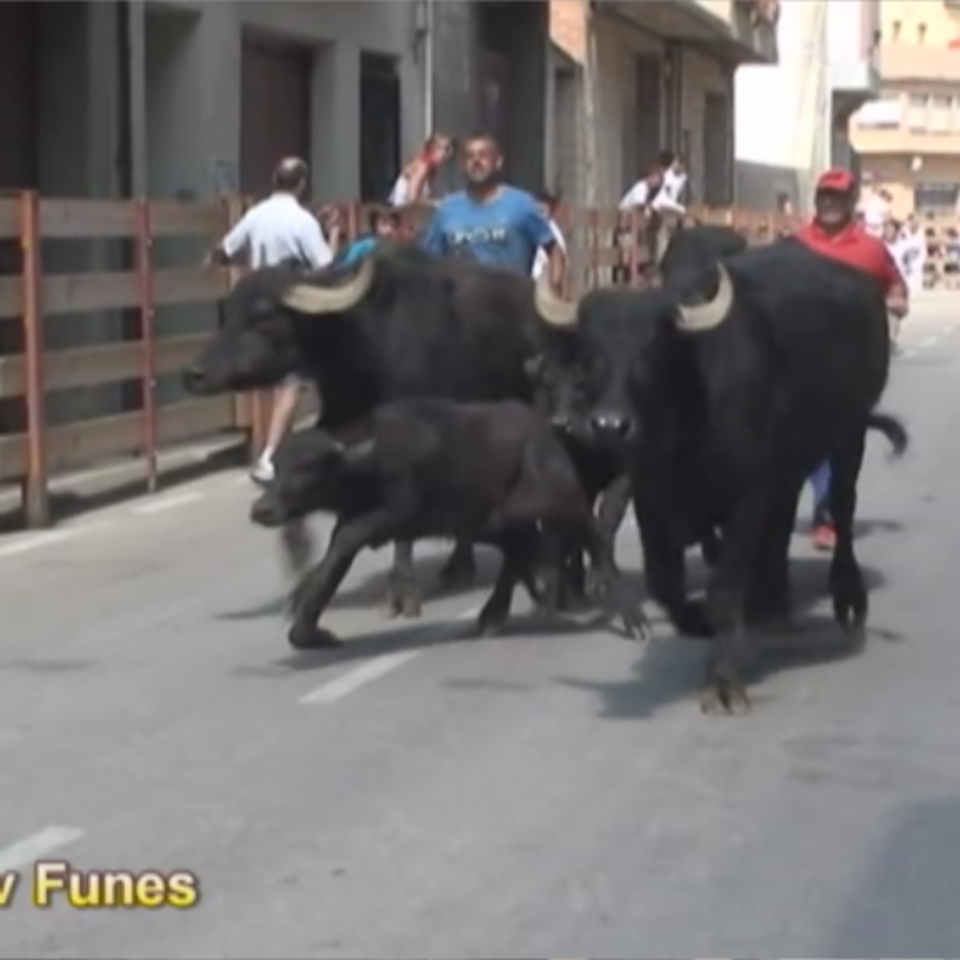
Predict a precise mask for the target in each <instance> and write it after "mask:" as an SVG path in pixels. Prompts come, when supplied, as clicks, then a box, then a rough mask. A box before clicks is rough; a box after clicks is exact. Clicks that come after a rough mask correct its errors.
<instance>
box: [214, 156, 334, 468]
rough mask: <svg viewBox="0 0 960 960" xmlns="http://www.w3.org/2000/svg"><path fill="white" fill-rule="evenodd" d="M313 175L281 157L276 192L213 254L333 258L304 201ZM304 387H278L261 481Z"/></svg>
mask: <svg viewBox="0 0 960 960" xmlns="http://www.w3.org/2000/svg"><path fill="white" fill-rule="evenodd" d="M308 175H309V169H308V167H307V164H306V162H305V161H303V160H301V159H300V158H299V157H287V158H286V159H284V160H281V161H280V163H279V164H278V165H277V168H276V170H274V173H273V187H274V191H273V193H272V194H270V196H269V197H267V199H266V200H262V201H261V202H260V203H258V204H257V205H256V206H254V207H251V208H250V209H249V210H248V211H247V212H246V213H245V214H244V215H243V217H242V218H241V219H240V221H239V222H238V223H237V224H236V225H235V226H234V227H233V229H232V230H231V231H230V232H229V233H228V234H227V235H226V236H225V237H224V238H223V240H221V241H220V245H219V246H218V247H217V248H216V250H214V252H213V254H212V257H216V258H218V259H220V260H222V261H227V262H229V261H230V260H232V259H233V258H234V257H236V256H237V255H238V254H239V253H241V252H242V251H244V250H247V251H248V252H249V254H250V266H251V267H252V268H254V269H257V268H258V267H269V266H275V265H276V264H280V263H284V262H293V261H295V262H297V263H299V264H302V265H303V266H305V267H310V268H312V269H318V268H320V267H325V266H327V264H329V263H330V262H332V260H333V252H332V251H331V250H330V246H329V244H328V243H327V241H326V238H325V237H324V235H323V229H322V228H321V226H320V222H319V221H318V220H317V218H316V217H315V216H314V215H313V214H312V213H310V211H309V210H307V209H306V208H305V207H304V206H303V204H302V203H301V200H302V198H303V195H304V194H305V193H306V189H307V179H308ZM302 388H303V383H302V381H301V380H300V379H299V378H298V377H289V378H288V379H287V380H286V381H285V382H284V383H283V384H282V385H281V386H280V387H278V388H277V391H276V394H275V398H274V404H273V414H272V416H271V418H270V426H269V427H268V429H267V441H266V445H265V446H264V448H263V452H262V453H261V454H260V458H259V459H258V460H257V463H256V466H255V467H254V468H253V471H252V473H251V476H252V477H253V479H254V481H256V482H257V483H261V484H265V483H269V482H270V481H271V480H272V479H273V477H274V468H273V454H274V451H275V450H276V449H277V447H278V446H279V445H280V441H281V440H283V438H284V437H285V436H286V434H287V433H288V431H289V430H290V427H291V425H292V424H293V418H294V416H295V415H296V412H297V404H298V403H299V401H300V391H301V389H302Z"/></svg>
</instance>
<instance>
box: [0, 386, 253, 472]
mask: <svg viewBox="0 0 960 960" xmlns="http://www.w3.org/2000/svg"><path fill="white" fill-rule="evenodd" d="M233 419H234V417H233V397H232V396H231V395H230V394H226V395H224V396H221V397H213V398H211V399H209V400H189V401H187V402H185V403H176V404H171V405H170V406H167V407H162V408H161V409H160V410H158V411H157V443H158V445H159V446H163V445H169V444H174V443H181V442H183V441H186V440H192V439H195V438H198V437H205V436H209V435H210V434H213V433H219V432H223V431H227V430H230V429H231V428H232V427H233ZM143 424H144V418H143V414H142V413H140V412H136V413H121V414H118V415H117V416H114V417H103V418H100V419H97V420H84V421H81V422H79V423H71V424H67V425H66V426H62V427H54V428H53V429H52V430H50V431H49V432H48V434H47V463H48V470H49V472H50V476H55V475H56V474H58V473H63V472H64V471H66V470H75V469H78V468H80V467H88V466H91V465H93V464H96V463H98V462H101V461H103V460H107V459H109V458H111V457H116V456H120V455H122V454H129V453H137V454H139V453H140V452H141V451H142V448H143V436H144V429H143ZM21 469H22V468H21ZM14 476H16V474H14Z"/></svg>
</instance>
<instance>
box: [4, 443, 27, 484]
mask: <svg viewBox="0 0 960 960" xmlns="http://www.w3.org/2000/svg"><path fill="white" fill-rule="evenodd" d="M26 472H27V438H26V437H25V436H24V435H23V434H17V435H15V436H7V437H0V483H2V482H4V481H8V480H19V479H20V478H21V477H23V476H24V474H25V473H26Z"/></svg>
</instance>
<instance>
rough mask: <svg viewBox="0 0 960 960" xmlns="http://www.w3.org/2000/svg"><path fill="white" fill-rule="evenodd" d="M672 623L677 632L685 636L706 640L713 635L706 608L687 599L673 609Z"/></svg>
mask: <svg viewBox="0 0 960 960" xmlns="http://www.w3.org/2000/svg"><path fill="white" fill-rule="evenodd" d="M672 620H673V625H674V627H676V629H677V632H678V633H680V634H681V635H682V636H685V637H696V638H697V639H700V640H706V639H709V638H710V637H712V636H713V627H712V626H711V625H710V621H709V619H708V618H707V611H706V608H705V607H704V605H703V604H702V603H695V602H693V601H688V602H687V603H685V604H683V606H681V607H680V608H679V609H677V610H676V611H674V613H673V616H672Z"/></svg>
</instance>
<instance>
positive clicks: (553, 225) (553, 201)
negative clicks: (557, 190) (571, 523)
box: [530, 190, 567, 280]
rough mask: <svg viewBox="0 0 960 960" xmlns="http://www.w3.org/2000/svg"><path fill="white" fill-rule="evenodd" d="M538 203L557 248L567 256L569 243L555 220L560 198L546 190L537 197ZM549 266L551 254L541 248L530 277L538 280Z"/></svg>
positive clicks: (535, 258)
mask: <svg viewBox="0 0 960 960" xmlns="http://www.w3.org/2000/svg"><path fill="white" fill-rule="evenodd" d="M537 202H538V204H539V206H540V212H541V213H542V214H543V216H544V217H545V218H546V221H547V223H548V224H549V226H550V232H551V233H552V234H553V236H554V239H555V240H556V241H557V246H558V247H560V249H561V250H562V251H563V253H564V255H566V253H567V241H566V240H565V239H564V237H563V231H562V230H561V229H560V227H559V226H558V225H557V221H556V220H555V219H554V216H555V214H556V212H557V207H558V206H559V205H560V196H559V195H558V194H553V193H550V192H549V191H547V190H544V191H542V192H541V193H540V195H539V196H538V197H537ZM549 265H550V254H548V253H547V251H546V250H544V249H543V247H541V248H540V249H539V250H538V251H537V255H536V257H534V260H533V269H532V270H531V272H530V275H531V276H532V277H533V279H534V280H536V279H537V278H538V277H539V276H540V274H541V273H543V271H544V270H545V269H546V268H547V267H548V266H549Z"/></svg>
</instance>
